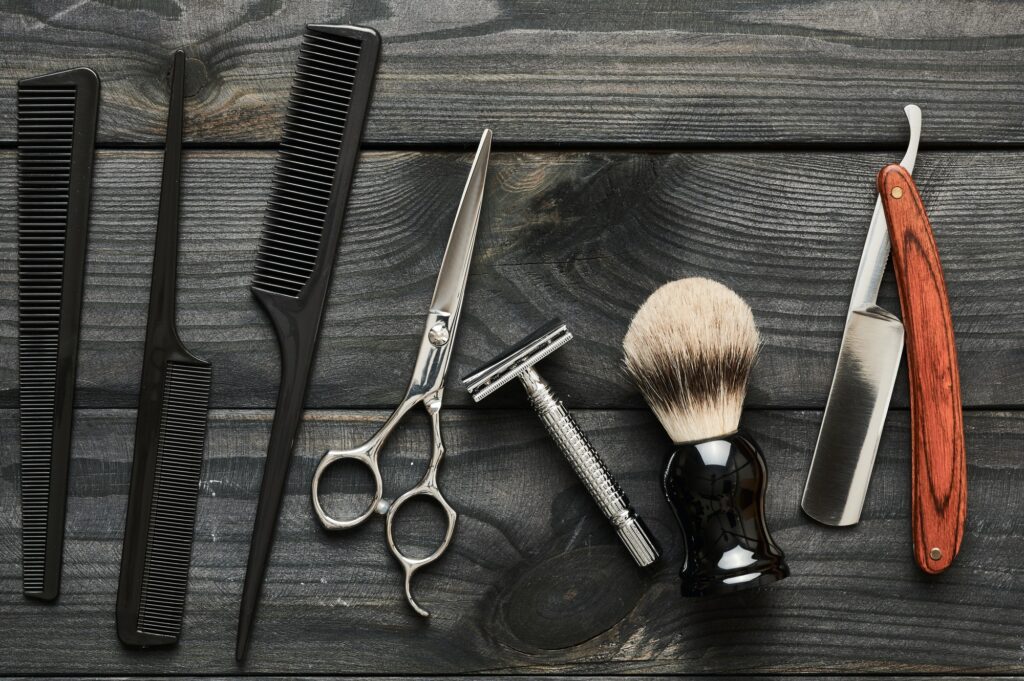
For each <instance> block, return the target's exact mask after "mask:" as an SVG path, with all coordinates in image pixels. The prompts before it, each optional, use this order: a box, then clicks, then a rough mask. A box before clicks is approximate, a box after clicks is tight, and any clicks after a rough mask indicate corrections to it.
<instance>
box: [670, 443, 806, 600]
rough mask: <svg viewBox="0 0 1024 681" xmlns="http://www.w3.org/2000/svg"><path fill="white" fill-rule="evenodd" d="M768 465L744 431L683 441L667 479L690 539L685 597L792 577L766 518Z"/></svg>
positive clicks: (683, 575) (681, 524)
mask: <svg viewBox="0 0 1024 681" xmlns="http://www.w3.org/2000/svg"><path fill="white" fill-rule="evenodd" d="M767 483H768V470H767V467H766V466H765V463H764V456H762V454H761V450H760V449H759V448H758V446H757V444H756V443H755V442H754V441H753V440H752V439H751V438H750V437H748V436H747V435H746V434H744V433H743V432H736V433H733V434H732V435H728V436H725V437H722V438H716V439H714V440H706V441H704V442H692V443H687V444H682V445H679V446H678V447H677V448H676V450H675V451H673V452H672V453H671V454H670V455H669V459H668V462H667V465H666V466H665V473H664V477H663V478H662V484H663V486H664V490H665V498H666V499H668V503H669V505H670V506H671V507H672V510H673V511H674V512H675V516H676V520H677V521H678V522H679V527H680V529H681V530H682V532H683V538H684V539H685V540H686V552H685V558H684V560H683V567H682V569H681V570H680V572H679V577H680V579H681V580H682V594H683V596H705V595H709V594H718V593H726V592H730V591H737V590H739V589H746V588H749V587H752V586H759V585H762V584H767V583H770V582H774V581H776V580H779V579H783V578H784V577H788V576H789V566H788V565H787V564H786V558H785V556H784V555H783V553H782V549H780V548H779V546H778V545H777V544H776V543H775V542H774V541H773V540H772V537H771V534H770V533H769V532H768V525H767V523H766V522H765V513H764V499H765V488H766V487H767Z"/></svg>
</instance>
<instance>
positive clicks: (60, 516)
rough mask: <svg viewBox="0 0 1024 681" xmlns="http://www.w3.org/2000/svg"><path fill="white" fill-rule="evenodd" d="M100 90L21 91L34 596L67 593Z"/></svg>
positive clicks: (40, 83)
mask: <svg viewBox="0 0 1024 681" xmlns="http://www.w3.org/2000/svg"><path fill="white" fill-rule="evenodd" d="M99 90H100V81H99V78H97V77H96V74H95V73H93V72H92V71H90V70H89V69H72V70H70V71H62V72H60V73H53V74H50V75H47V76H39V77H36V78H27V79H25V80H22V81H20V82H19V83H18V406H19V408H20V437H21V565H22V590H23V592H24V593H25V595H26V596H29V597H31V598H38V599H41V600H53V599H54V598H56V597H57V594H58V593H59V592H60V567H61V552H62V548H63V544H64V510H65V505H66V502H67V489H68V463H69V461H70V458H71V419H72V406H73V403H74V392H75V365H76V363H77V357H78V331H79V323H80V321H81V318H82V282H83V280H84V277H85V242H86V233H87V231H88V223H89V196H90V187H91V184H92V168H93V151H94V148H95V146H96V115H97V109H98V107H99Z"/></svg>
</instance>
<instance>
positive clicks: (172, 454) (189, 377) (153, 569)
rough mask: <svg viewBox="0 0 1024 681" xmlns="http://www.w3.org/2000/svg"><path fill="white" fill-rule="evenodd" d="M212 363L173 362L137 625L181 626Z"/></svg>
mask: <svg viewBox="0 0 1024 681" xmlns="http://www.w3.org/2000/svg"><path fill="white" fill-rule="evenodd" d="M212 374H213V372H212V369H211V368H210V366H209V365H200V366H196V365H192V364H182V363H178V362H168V363H167V372H166V377H165V379H164V391H163V400H162V402H163V405H162V407H161V410H160V435H159V440H158V444H157V454H156V473H155V476H154V479H153V490H154V491H153V503H152V504H151V505H150V509H149V532H148V534H147V537H146V557H145V562H144V567H143V573H142V592H141V599H140V606H139V620H138V624H137V629H138V630H139V631H140V632H143V633H147V634H157V635H162V636H173V637H175V638H177V637H178V635H179V634H180V632H181V622H182V617H183V615H184V611H185V592H186V591H187V585H188V570H189V563H190V561H191V557H192V537H193V533H194V529H195V521H196V503H197V501H198V498H199V478H200V473H201V471H202V466H203V444H204V442H205V440H206V420H207V409H208V407H209V402H210V383H211V379H212Z"/></svg>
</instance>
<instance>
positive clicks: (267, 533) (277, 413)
mask: <svg viewBox="0 0 1024 681" xmlns="http://www.w3.org/2000/svg"><path fill="white" fill-rule="evenodd" d="M320 288H322V289H324V290H323V291H318V292H317V293H319V295H311V296H309V298H312V299H314V300H315V299H319V305H317V304H316V303H313V305H312V306H310V305H308V304H307V305H306V306H302V303H301V302H300V300H297V299H288V298H282V297H280V296H274V295H269V294H266V293H265V292H263V291H259V290H256V289H254V290H253V295H254V296H255V297H256V299H257V300H258V301H259V302H260V304H261V305H263V308H264V309H265V310H266V311H267V315H268V316H269V317H270V320H271V322H272V323H273V325H274V328H275V329H276V331H277V337H278V343H279V344H280V346H281V384H280V388H279V389H278V393H277V405H276V407H275V409H274V423H273V425H272V426H271V429H270V444H269V445H268V446H267V458H266V461H265V462H264V464H263V482H262V484H261V485H260V497H259V502H258V503H257V506H256V520H255V521H254V523H253V529H252V539H251V541H250V544H249V560H248V562H247V563H246V570H245V585H244V586H243V588H242V605H241V607H240V609H239V612H238V637H237V639H236V642H235V659H237V660H238V661H239V662H241V661H242V660H244V659H245V653H246V650H247V649H248V646H249V640H250V634H251V631H252V625H253V621H254V620H255V618H256V606H257V604H258V603H259V599H260V593H261V591H262V587H263V576H264V574H265V573H266V570H267V559H268V558H269V557H270V549H271V547H272V546H273V543H274V530H275V528H276V526H277V515H278V511H279V510H280V508H281V499H282V497H283V496H284V488H285V483H286V482H287V481H288V467H289V464H290V463H291V459H292V448H293V447H294V445H295V435H296V433H297V432H298V429H299V421H300V420H301V419H302V408H303V404H302V403H303V400H304V398H305V393H306V386H307V384H308V382H309V375H310V372H311V370H312V365H313V355H314V350H315V349H316V348H315V346H316V339H317V336H318V335H319V319H316V321H315V322H311V320H310V317H314V316H315V317H317V318H318V317H319V316H320V310H321V309H322V307H323V300H324V296H325V293H326V286H322V287H320Z"/></svg>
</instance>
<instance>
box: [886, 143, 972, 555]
mask: <svg viewBox="0 0 1024 681" xmlns="http://www.w3.org/2000/svg"><path fill="white" fill-rule="evenodd" d="M878 191H879V194H880V195H881V197H882V206H883V207H884V208H885V217H886V223H887V225H888V228H889V239H890V242H891V244H892V261H893V270H894V271H895V274H896V283H897V285H898V288H899V294H900V308H901V309H902V311H903V326H904V327H905V329H906V333H907V337H906V346H907V376H908V379H909V389H910V424H911V432H912V437H911V447H910V450H911V456H910V461H911V489H912V509H913V511H912V517H913V536H914V558H915V560H917V564H918V566H920V568H921V569H922V570H924V571H925V572H927V573H929V574H937V573H939V572H942V571H943V570H946V569H947V568H949V566H950V565H952V563H953V559H954V558H956V554H957V553H958V552H959V551H960V542H961V541H962V539H963V535H964V519H965V518H966V516H967V480H966V478H965V476H966V475H967V458H966V453H965V452H964V422H963V406H962V404H961V401H960V370H959V368H958V367H957V361H956V341H955V340H954V338H953V319H952V315H951V313H950V311H949V295H948V293H947V292H946V279H945V277H944V276H943V274H942V262H941V260H940V258H939V248H938V245H937V244H936V243H935V235H934V234H933V233H932V226H931V222H930V221H929V220H928V214H927V212H926V211H925V207H924V203H923V202H922V200H921V195H920V194H919V193H918V190H917V186H916V185H915V184H914V180H913V178H911V176H910V173H909V172H907V171H906V169H905V168H903V167H902V166H900V165H899V164H895V163H894V164H889V165H887V166H885V167H884V168H882V170H881V171H880V172H879V174H878Z"/></svg>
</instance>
